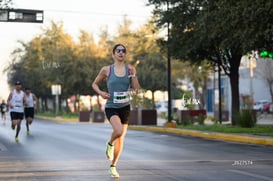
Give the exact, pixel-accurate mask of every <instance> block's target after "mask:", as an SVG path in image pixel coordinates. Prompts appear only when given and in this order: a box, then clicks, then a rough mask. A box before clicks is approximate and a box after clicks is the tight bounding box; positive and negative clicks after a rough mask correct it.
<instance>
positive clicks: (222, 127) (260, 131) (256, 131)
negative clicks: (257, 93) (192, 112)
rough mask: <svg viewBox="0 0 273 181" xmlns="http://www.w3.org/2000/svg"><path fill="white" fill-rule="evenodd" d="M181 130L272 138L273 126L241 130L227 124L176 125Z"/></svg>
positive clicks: (257, 126) (258, 126)
mask: <svg viewBox="0 0 273 181" xmlns="http://www.w3.org/2000/svg"><path fill="white" fill-rule="evenodd" d="M178 128H181V129H190V130H199V131H211V132H219V133H238V134H244V133H245V134H253V135H258V136H270V137H273V125H256V126H255V127H253V128H242V127H239V126H232V125H229V124H212V125H178Z"/></svg>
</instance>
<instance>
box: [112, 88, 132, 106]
mask: <svg viewBox="0 0 273 181" xmlns="http://www.w3.org/2000/svg"><path fill="white" fill-rule="evenodd" d="M129 101H130V97H129V92H128V91H126V92H114V98H113V102H114V103H118V104H120V103H127V102H129Z"/></svg>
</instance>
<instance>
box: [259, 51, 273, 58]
mask: <svg viewBox="0 0 273 181" xmlns="http://www.w3.org/2000/svg"><path fill="white" fill-rule="evenodd" d="M260 56H261V57H269V58H273V53H271V52H268V51H266V50H264V51H262V52H261V53H260Z"/></svg>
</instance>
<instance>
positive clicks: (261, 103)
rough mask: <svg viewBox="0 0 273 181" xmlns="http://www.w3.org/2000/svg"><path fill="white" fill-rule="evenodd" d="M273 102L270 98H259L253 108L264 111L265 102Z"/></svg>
mask: <svg viewBox="0 0 273 181" xmlns="http://www.w3.org/2000/svg"><path fill="white" fill-rule="evenodd" d="M268 103H271V102H270V101H268V100H259V101H257V102H255V103H254V106H253V109H254V110H257V111H262V110H263V107H264V105H265V104H268Z"/></svg>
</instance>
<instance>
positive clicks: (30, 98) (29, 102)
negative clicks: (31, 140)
mask: <svg viewBox="0 0 273 181" xmlns="http://www.w3.org/2000/svg"><path fill="white" fill-rule="evenodd" d="M25 100H26V104H25V110H24V112H25V119H26V127H27V134H30V131H29V125H31V123H32V121H33V118H34V107H35V103H36V102H37V98H36V96H35V94H33V93H32V92H31V90H30V88H26V89H25Z"/></svg>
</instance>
